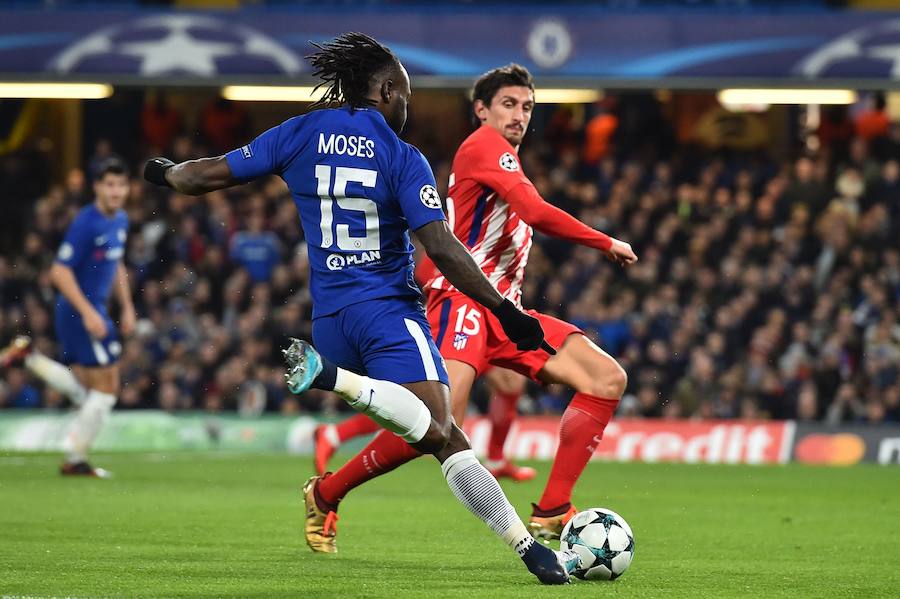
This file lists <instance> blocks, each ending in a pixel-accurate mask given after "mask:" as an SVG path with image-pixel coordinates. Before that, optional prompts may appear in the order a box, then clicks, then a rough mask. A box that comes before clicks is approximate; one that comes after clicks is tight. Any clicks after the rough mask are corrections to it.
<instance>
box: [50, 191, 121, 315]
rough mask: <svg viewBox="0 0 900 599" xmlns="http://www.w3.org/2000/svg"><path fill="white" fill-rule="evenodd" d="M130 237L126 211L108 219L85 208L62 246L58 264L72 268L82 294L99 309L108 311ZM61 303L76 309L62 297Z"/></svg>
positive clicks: (97, 210)
mask: <svg viewBox="0 0 900 599" xmlns="http://www.w3.org/2000/svg"><path fill="white" fill-rule="evenodd" d="M127 235H128V216H127V215H126V214H125V211H124V210H119V211H117V212H116V213H115V214H114V215H112V216H106V215H105V214H103V213H102V212H100V210H99V209H98V208H97V206H95V205H94V204H91V205H90V206H85V207H84V208H82V209H81V211H80V212H79V213H78V215H77V216H76V217H75V219H74V220H73V221H72V224H71V225H69V229H68V230H67V231H66V236H65V239H63V242H62V244H61V245H60V246H59V251H58V252H57V254H56V261H57V262H60V263H61V264H65V265H66V266H68V267H69V268H71V269H72V272H73V273H74V274H75V279H76V280H77V281H78V286H79V287H80V288H81V292H82V293H84V295H85V297H87V299H88V301H90V302H91V304H93V305H94V307H96V308H98V309H101V310H102V309H105V306H106V302H107V300H109V293H110V291H111V289H112V284H113V281H114V280H115V277H116V268H118V265H119V260H120V259H121V258H122V256H124V255H125V239H126V237H127ZM57 304H58V305H62V306H66V307H69V308H72V307H71V306H70V305H69V302H68V300H66V298H65V297H63V295H62V294H60V295H59V296H58V299H57Z"/></svg>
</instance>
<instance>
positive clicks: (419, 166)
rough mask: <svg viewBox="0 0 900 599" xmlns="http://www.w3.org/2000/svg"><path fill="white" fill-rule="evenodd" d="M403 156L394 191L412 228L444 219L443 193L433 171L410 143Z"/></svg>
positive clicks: (402, 147)
mask: <svg viewBox="0 0 900 599" xmlns="http://www.w3.org/2000/svg"><path fill="white" fill-rule="evenodd" d="M401 152H402V154H401V160H399V161H397V162H396V164H397V166H396V167H395V168H394V177H393V178H394V193H395V194H396V196H397V200H398V202H399V203H400V209H401V210H402V211H403V216H404V217H405V218H406V222H407V223H408V224H409V228H410V230H412V231H415V230H416V229H418V228H420V227H422V226H424V225H427V224H428V223H430V222H433V221H436V220H444V219H445V216H444V209H443V206H442V205H441V196H440V195H438V192H437V187H436V186H435V182H434V173H432V172H431V167H430V166H429V165H428V161H427V160H425V157H424V156H423V155H422V153H421V152H420V151H419V150H417V149H416V148H414V147H412V146H410V145H409V144H402V146H401Z"/></svg>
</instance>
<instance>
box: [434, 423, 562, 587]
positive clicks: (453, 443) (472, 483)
mask: <svg viewBox="0 0 900 599" xmlns="http://www.w3.org/2000/svg"><path fill="white" fill-rule="evenodd" d="M435 457H437V458H438V460H440V461H441V471H442V472H443V473H444V478H445V479H446V480H447V485H448V486H449V487H450V490H451V491H453V494H454V495H456V498H457V499H458V500H459V502H460V503H462V504H463V505H464V506H466V507H467V508H468V509H469V511H470V512H472V513H473V514H475V515H476V516H477V517H478V518H480V519H481V520H482V521H483V522H484V523H485V524H487V525H488V526H489V527H490V528H491V530H493V531H494V532H495V533H496V534H497V536H498V537H500V538H501V539H503V541H504V542H505V543H506V544H507V545H508V546H509V547H510V548H511V549H513V550H514V551H515V552H516V553H517V554H518V555H519V557H520V558H521V559H522V561H523V562H524V563H525V566H526V567H527V568H528V571H529V572H531V573H532V574H534V575H535V576H536V577H537V578H538V580H540V581H541V582H542V583H544V584H565V583H567V582H568V581H569V572H571V571H572V570H574V569H576V568H577V567H578V565H579V561H578V558H577V556H576V555H574V554H564V553H557V552H555V551H552V550H551V549H549V548H547V547H544V546H543V545H542V544H540V543H538V542H536V541H535V539H534V537H532V536H531V534H529V532H528V529H527V528H526V527H525V525H524V524H523V523H522V521H521V520H520V519H519V516H518V514H516V510H515V509H514V508H513V506H512V504H510V503H509V499H507V498H506V495H505V494H504V493H503V489H501V488H500V485H499V484H498V483H497V479H495V478H494V477H493V476H491V474H490V472H488V471H487V469H486V468H485V467H484V466H483V465H482V464H481V463H480V462H479V461H478V460H477V459H476V458H475V453H474V452H473V451H472V449H471V447H470V446H469V442H468V439H466V436H465V435H464V434H463V432H462V430H460V428H459V427H458V426H456V425H455V424H454V425H453V430H452V432H451V434H450V442H449V443H448V444H447V447H445V448H444V450H443V451H441V452H439V453H437V454H435Z"/></svg>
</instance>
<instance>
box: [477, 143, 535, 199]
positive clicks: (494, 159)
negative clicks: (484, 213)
mask: <svg viewBox="0 0 900 599" xmlns="http://www.w3.org/2000/svg"><path fill="white" fill-rule="evenodd" d="M465 159H466V160H467V162H468V164H469V172H470V176H471V177H472V178H473V179H474V180H475V181H477V182H478V183H480V184H482V185H484V186H486V187H489V188H491V189H493V190H494V191H496V192H497V193H499V194H500V196H501V197H505V196H506V195H507V194H508V193H509V192H510V190H512V189H513V188H514V187H516V186H518V185H521V184H523V183H525V184H527V185H529V186H532V183H531V181H529V179H528V177H526V176H525V173H523V172H522V165H521V164H519V157H518V156H516V153H515V151H514V150H513V148H512V146H510V145H509V143H508V142H507V141H506V140H504V139H503V138H501V137H500V136H499V135H496V136H494V135H482V136H481V137H480V139H478V140H477V142H476V144H475V145H473V146H471V147H470V148H469V150H468V151H467V152H466V154H465Z"/></svg>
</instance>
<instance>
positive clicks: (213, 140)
mask: <svg viewBox="0 0 900 599" xmlns="http://www.w3.org/2000/svg"><path fill="white" fill-rule="evenodd" d="M200 127H201V131H202V133H203V139H205V140H206V143H207V144H209V150H210V152H211V153H213V154H215V153H217V152H221V153H224V152H227V151H229V150H233V149H235V148H236V147H238V146H239V145H241V144H244V143H247V142H248V141H250V139H249V135H250V118H249V116H248V115H247V111H245V110H244V109H243V108H242V107H241V105H240V104H237V103H235V102H232V101H231V100H226V99H225V98H217V99H215V100H212V101H211V102H209V103H208V104H207V105H206V107H205V108H204V109H203V114H202V115H201V117H200Z"/></svg>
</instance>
